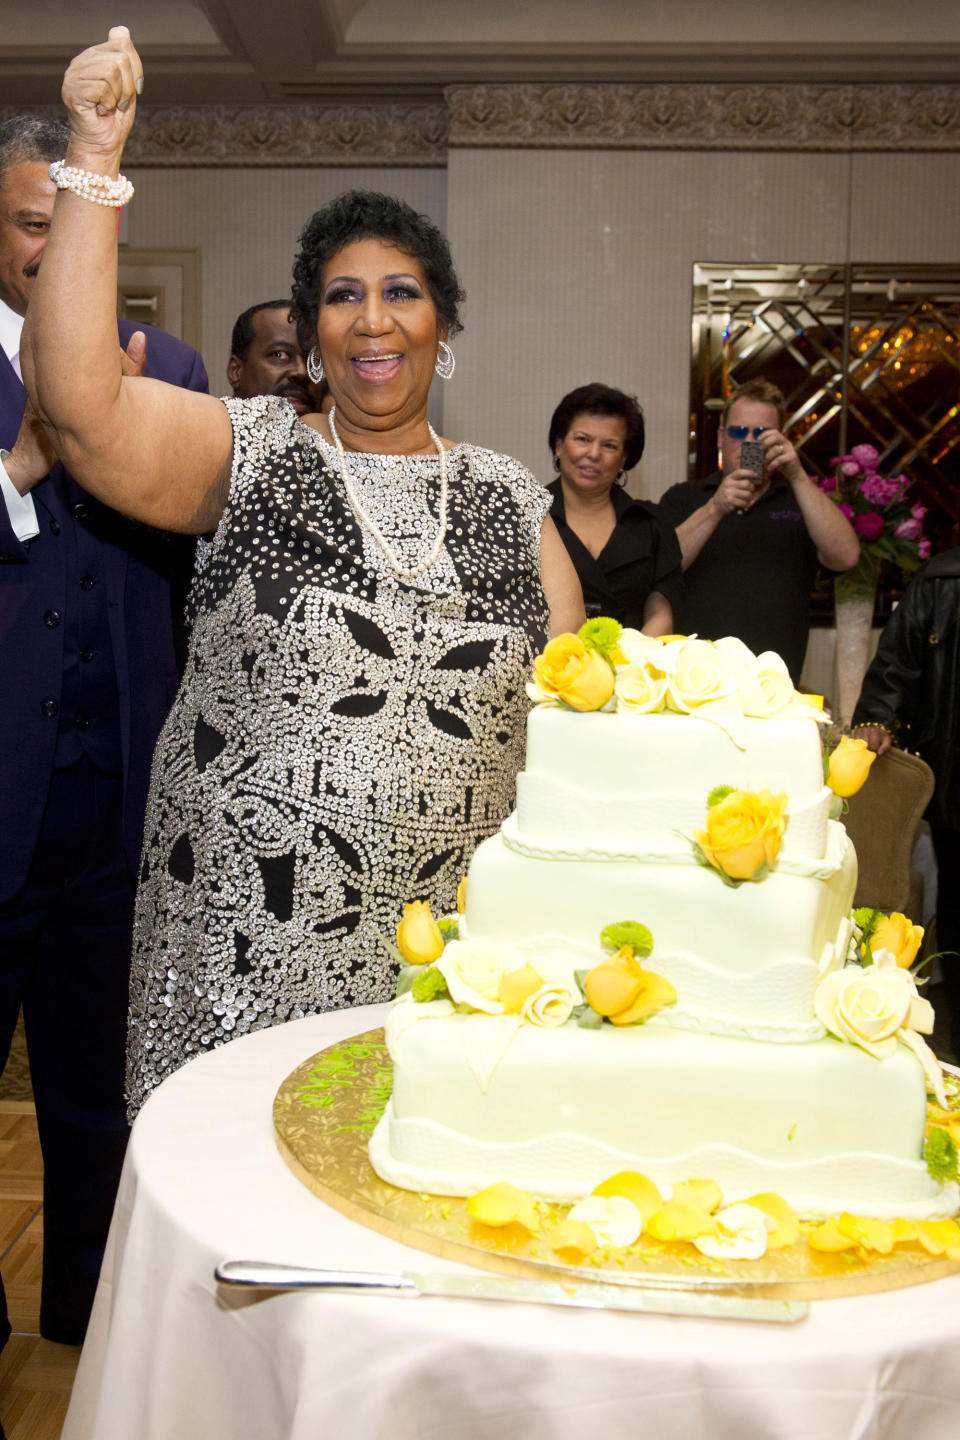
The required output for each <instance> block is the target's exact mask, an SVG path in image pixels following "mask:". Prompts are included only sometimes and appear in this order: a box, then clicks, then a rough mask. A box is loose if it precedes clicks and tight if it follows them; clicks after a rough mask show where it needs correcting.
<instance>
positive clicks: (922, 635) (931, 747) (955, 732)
mask: <svg viewBox="0 0 960 1440" xmlns="http://www.w3.org/2000/svg"><path fill="white" fill-rule="evenodd" d="M871 722H877V723H879V724H881V725H886V727H887V729H888V730H891V731H892V732H893V734H894V735H895V736H896V737H897V739H898V740H899V742H900V744H901V745H902V746H903V747H904V748H905V749H910V750H915V751H916V752H917V754H919V755H922V756H923V758H924V760H926V762H927V764H928V765H929V766H930V768H931V769H932V770H933V773H934V775H935V777H936V782H937V788H936V790H935V792H934V796H933V799H932V801H931V802H930V809H929V811H928V814H929V816H930V818H931V820H936V821H939V822H940V823H941V824H942V825H949V826H952V827H953V828H954V829H960V755H958V749H960V547H957V548H956V549H954V550H947V551H945V552H944V553H943V554H942V555H937V556H935V558H934V559H933V560H931V561H930V563H929V564H928V565H927V566H925V568H924V569H923V570H921V571H920V573H919V574H918V575H917V576H916V577H915V578H914V579H913V580H912V581H911V582H910V584H909V585H908V586H907V589H906V591H905V592H904V596H903V599H902V600H901V601H900V604H899V605H898V606H897V608H896V610H895V611H894V612H893V614H892V615H891V616H890V619H889V620H888V622H887V624H886V627H885V629H884V631H883V634H882V635H881V636H880V644H879V646H878V648H877V653H876V655H875V657H874V659H873V662H872V664H871V666H870V668H869V670H868V671H867V673H866V675H865V676H864V678H863V685H862V687H861V690H860V698H859V700H858V701H857V708H856V709H855V711H854V713H853V724H854V726H857V725H869V724H870V723H871Z"/></svg>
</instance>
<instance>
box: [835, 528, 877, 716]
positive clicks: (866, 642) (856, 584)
mask: <svg viewBox="0 0 960 1440" xmlns="http://www.w3.org/2000/svg"><path fill="white" fill-rule="evenodd" d="M879 578H880V563H879V561H878V560H875V559H874V557H873V556H872V555H869V554H861V557H860V561H859V563H858V564H857V565H855V566H854V568H853V569H852V570H848V571H847V573H846V574H845V575H840V576H838V577H837V579H836V580H835V581H834V582H833V591H834V609H835V612H836V619H837V712H838V713H837V720H838V721H839V723H840V725H841V726H842V727H843V729H844V730H847V729H849V727H850V721H851V720H852V718H853V712H854V710H855V709H856V704H857V700H858V698H859V695H860V686H861V685H862V684H863V677H864V675H865V674H866V672H867V666H868V665H869V663H870V638H871V633H872V630H873V612H874V609H875V607H876V603H877V582H878V580H879Z"/></svg>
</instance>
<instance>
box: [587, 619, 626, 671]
mask: <svg viewBox="0 0 960 1440" xmlns="http://www.w3.org/2000/svg"><path fill="white" fill-rule="evenodd" d="M622 631H623V626H622V625H621V624H620V622H619V620H611V619H610V618H609V616H606V615H598V616H597V617H596V619H595V620H587V621H586V623H585V624H583V625H581V626H580V629H579V630H578V631H577V636H578V638H579V639H580V640H582V641H583V643H584V645H585V646H586V648H587V649H588V650H599V652H600V654H601V655H602V656H603V657H604V659H605V660H609V662H610V664H611V665H622V664H623V655H622V653H621V650H620V635H621V633H622Z"/></svg>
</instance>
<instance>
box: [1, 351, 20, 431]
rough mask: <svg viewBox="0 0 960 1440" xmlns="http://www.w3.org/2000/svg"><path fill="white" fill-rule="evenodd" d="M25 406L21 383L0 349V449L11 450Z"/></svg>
mask: <svg viewBox="0 0 960 1440" xmlns="http://www.w3.org/2000/svg"><path fill="white" fill-rule="evenodd" d="M26 404H27V392H26V390H24V388H23V381H22V380H21V379H20V376H19V375H18V374H17V372H16V370H14V368H13V366H12V365H11V364H10V361H9V360H8V359H7V357H6V354H5V353H4V351H3V350H2V349H0V449H3V450H12V449H13V445H14V441H15V440H16V438H17V432H18V431H19V429H20V421H21V420H22V419H23V412H24V409H25V408H26Z"/></svg>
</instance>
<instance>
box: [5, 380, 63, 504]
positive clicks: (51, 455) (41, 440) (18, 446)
mask: <svg viewBox="0 0 960 1440" xmlns="http://www.w3.org/2000/svg"><path fill="white" fill-rule="evenodd" d="M56 459H57V457H56V453H55V452H54V448H53V446H52V445H51V444H50V437H49V436H48V434H47V432H46V430H44V428H43V425H42V423H41V420H40V416H39V415H38V414H37V412H36V410H34V408H33V401H32V400H31V399H30V397H29V396H28V397H27V408H26V409H25V410H24V412H23V419H22V420H21V421H20V430H19V433H18V434H17V438H16V441H15V443H14V446H13V449H12V450H11V451H10V454H9V455H8V456H7V458H6V460H5V461H4V462H3V468H4V470H6V472H7V475H8V476H9V478H10V480H11V482H12V483H13V485H14V488H15V489H16V490H18V491H19V493H20V494H21V495H26V494H27V492H28V491H30V490H32V489H33V487H34V485H36V483H37V481H38V480H42V479H43V477H44V475H49V474H50V471H51V469H52V468H53V466H54V464H55V463H56Z"/></svg>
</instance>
